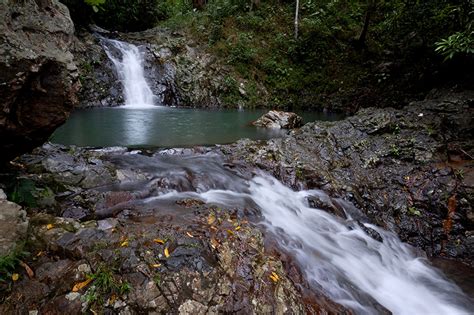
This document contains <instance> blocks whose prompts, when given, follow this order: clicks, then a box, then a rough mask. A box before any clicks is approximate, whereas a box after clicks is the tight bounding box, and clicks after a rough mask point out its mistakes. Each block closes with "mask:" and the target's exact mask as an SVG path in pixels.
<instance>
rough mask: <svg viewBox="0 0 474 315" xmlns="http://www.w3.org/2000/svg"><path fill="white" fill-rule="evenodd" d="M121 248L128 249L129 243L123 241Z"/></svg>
mask: <svg viewBox="0 0 474 315" xmlns="http://www.w3.org/2000/svg"><path fill="white" fill-rule="evenodd" d="M120 246H121V247H127V246H128V241H123V242H122V243H121V244H120Z"/></svg>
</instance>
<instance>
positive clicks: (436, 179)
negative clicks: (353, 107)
mask: <svg viewBox="0 0 474 315" xmlns="http://www.w3.org/2000/svg"><path fill="white" fill-rule="evenodd" d="M473 117H474V93H473V92H464V93H460V94H459V93H458V94H446V93H443V94H441V95H438V98H436V99H427V100H425V101H421V102H414V103H412V104H410V105H409V106H407V107H405V108H404V109H401V110H396V109H392V108H387V109H377V108H367V109H363V110H361V111H359V112H358V113H357V115H355V116H353V117H349V118H347V119H345V120H342V121H338V122H314V123H308V124H306V125H304V126H303V127H302V128H300V129H298V130H295V131H292V133H291V134H290V135H289V136H288V137H285V138H281V139H273V140H270V141H268V142H258V141H249V140H241V141H239V142H238V143H237V144H235V145H232V146H226V147H223V149H224V151H226V152H227V153H228V154H229V155H230V156H232V157H234V159H235V160H243V161H247V162H248V163H250V164H253V165H256V166H258V167H260V168H262V169H264V170H267V171H269V172H270V173H273V174H274V175H275V176H276V177H278V178H279V179H281V180H283V181H284V182H285V183H286V184H287V185H289V186H292V187H294V188H295V189H302V188H310V189H311V188H318V189H323V190H325V191H327V192H329V193H330V194H331V195H332V196H340V197H343V198H345V199H347V200H349V201H351V202H352V203H353V204H355V205H356V207H357V208H359V209H361V210H363V211H364V212H365V213H366V215H367V217H368V218H365V219H369V220H371V221H372V222H375V223H377V224H378V225H380V226H383V227H385V228H386V229H388V230H391V231H394V232H395V233H397V234H398V235H399V236H400V238H401V239H402V240H403V241H406V242H408V243H410V244H412V245H414V246H416V247H419V248H422V249H424V250H425V251H426V252H427V253H428V254H429V255H430V256H443V257H450V258H456V259H459V260H461V261H465V262H467V263H469V264H472V265H474V215H473V208H472V205H473V204H474V200H473V196H474V176H473V175H474V174H473V171H472V170H473V168H474V162H473V157H474V144H473V139H474V137H473V126H474V123H473ZM315 206H317V207H318V206H319V205H318V204H315ZM328 210H329V211H332V212H335V213H338V210H337V209H328ZM365 219H363V220H365Z"/></svg>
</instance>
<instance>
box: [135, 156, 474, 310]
mask: <svg viewBox="0 0 474 315" xmlns="http://www.w3.org/2000/svg"><path fill="white" fill-rule="evenodd" d="M147 159H148V158H141V160H140V163H142V164H140V165H142V166H144V165H148V163H147V162H146V161H147ZM150 159H151V163H150V164H149V165H150V166H147V169H148V170H149V171H151V172H152V173H153V174H154V175H156V176H157V177H155V179H154V180H157V178H160V177H163V178H166V179H167V180H169V182H171V183H173V182H176V183H179V185H178V186H174V187H173V188H171V187H170V188H168V189H166V190H164V191H161V192H159V193H158V195H157V196H154V197H151V198H147V199H146V200H144V203H145V204H148V205H149V206H152V205H153V206H156V205H159V204H160V203H162V202H166V204H168V202H169V201H173V202H174V201H176V200H179V199H183V198H195V199H200V200H202V201H204V202H206V203H210V204H216V205H218V206H221V207H222V208H240V209H248V211H250V212H253V211H252V209H256V210H258V212H260V213H261V215H262V217H263V219H262V221H261V222H260V223H259V224H261V225H262V226H263V227H264V230H265V231H266V234H267V236H269V237H272V238H275V239H276V240H278V243H279V246H280V247H281V249H282V250H283V251H285V252H287V253H288V254H289V255H290V256H292V257H293V258H294V260H295V262H296V263H297V264H298V265H299V267H300V269H301V271H302V273H303V275H304V277H305V279H306V280H307V281H308V283H309V285H311V287H312V288H313V289H314V290H317V291H321V292H323V293H324V294H326V295H327V296H328V297H330V298H331V299H332V300H333V301H336V302H338V303H340V304H342V305H344V306H346V307H347V308H349V309H352V310H353V311H354V313H356V314H363V315H366V314H380V313H383V312H384V308H385V309H388V310H389V311H390V312H392V313H393V314H399V315H425V314H429V315H463V314H470V313H471V311H472V310H473V309H474V308H473V307H474V305H473V303H472V300H471V299H470V298H468V297H467V296H466V295H465V294H464V293H463V292H462V290H461V289H460V288H459V287H457V286H456V285H455V284H454V283H452V282H450V281H449V280H448V279H447V278H446V277H445V276H444V275H443V274H442V273H441V272H440V271H439V270H437V269H435V268H433V267H432V266H430V264H429V262H428V261H427V259H426V258H424V257H423V256H420V252H419V251H418V250H416V249H415V248H414V247H412V246H410V245H408V244H406V243H403V242H401V241H400V239H399V238H398V237H397V236H396V235H395V234H393V233H391V232H388V231H386V230H384V229H382V228H380V227H377V226H374V225H372V224H367V223H366V224H362V223H360V222H359V221H358V220H356V219H354V218H351V214H352V216H358V214H361V212H360V210H358V209H356V208H355V207H354V206H353V205H352V204H350V203H348V202H345V201H343V200H339V199H332V198H331V197H329V196H328V195H327V194H325V193H324V192H322V191H319V190H303V191H293V190H291V189H290V188H288V187H286V186H285V185H283V184H282V183H281V182H279V181H278V180H277V179H276V178H274V177H272V176H270V175H268V174H266V173H263V172H259V173H257V174H256V175H255V176H254V177H253V178H250V179H249V178H243V177H240V175H237V174H236V173H235V172H234V171H232V170H229V169H226V168H225V167H223V166H222V164H220V163H219V161H217V162H218V163H216V162H215V161H213V160H212V159H211V158H210V157H208V158H205V157H199V158H197V157H193V158H178V157H176V156H173V159H170V158H166V157H161V158H159V157H154V158H150ZM131 165H135V164H131ZM189 172H191V173H192V174H193V176H189V175H188V173H189ZM190 178H191V179H190ZM193 187H194V188H193ZM310 198H317V199H319V200H321V201H324V203H325V204H335V203H337V204H338V205H339V207H341V208H342V210H343V211H344V212H345V213H346V217H347V218H341V217H338V216H335V215H333V214H331V213H329V212H326V211H324V210H321V209H317V208H314V207H311V206H310V204H309V199H310ZM368 231H371V232H370V234H371V235H372V236H371V235H369V234H368ZM374 235H377V236H376V237H374ZM381 306H383V307H381ZM471 314H472V313H471Z"/></svg>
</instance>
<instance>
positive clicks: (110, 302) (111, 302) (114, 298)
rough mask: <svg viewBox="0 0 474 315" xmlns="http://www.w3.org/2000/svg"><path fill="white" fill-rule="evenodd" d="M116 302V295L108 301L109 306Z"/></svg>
mask: <svg viewBox="0 0 474 315" xmlns="http://www.w3.org/2000/svg"><path fill="white" fill-rule="evenodd" d="M116 300H117V296H116V295H115V294H112V296H111V297H110V298H109V300H108V302H109V305H113V304H114V303H115V301H116Z"/></svg>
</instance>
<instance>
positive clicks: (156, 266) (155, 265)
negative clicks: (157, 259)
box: [151, 264, 161, 268]
mask: <svg viewBox="0 0 474 315" xmlns="http://www.w3.org/2000/svg"><path fill="white" fill-rule="evenodd" d="M151 266H152V267H153V268H159V267H161V264H153V265H151Z"/></svg>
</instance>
